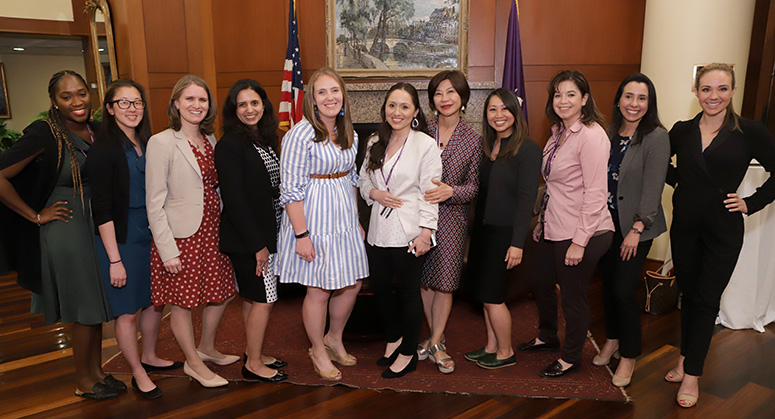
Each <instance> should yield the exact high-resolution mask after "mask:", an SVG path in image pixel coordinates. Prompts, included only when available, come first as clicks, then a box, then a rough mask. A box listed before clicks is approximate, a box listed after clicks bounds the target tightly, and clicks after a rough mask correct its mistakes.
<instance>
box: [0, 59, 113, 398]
mask: <svg viewBox="0 0 775 419" xmlns="http://www.w3.org/2000/svg"><path fill="white" fill-rule="evenodd" d="M48 93H49V97H50V98H51V108H50V109H49V111H48V119H47V120H44V121H35V122H33V123H32V124H30V125H29V126H28V127H27V128H26V129H25V130H24V135H23V136H22V138H21V139H20V140H19V141H18V142H17V143H16V144H14V146H13V147H12V148H10V149H9V150H7V151H5V152H3V153H2V155H0V202H2V203H3V204H4V205H6V206H7V207H8V208H10V209H11V210H12V211H14V212H15V213H16V214H17V215H18V217H13V218H12V219H9V220H6V222H8V223H13V224H14V225H15V228H16V232H17V233H18V235H17V238H18V241H17V243H18V246H19V247H20V251H19V253H18V254H19V255H23V258H20V259H21V260H20V263H19V266H18V274H19V284H20V285H22V286H23V287H25V288H27V289H29V290H30V291H32V304H31V305H32V310H31V311H32V312H33V313H42V314H44V315H45V319H46V323H49V324H51V323H54V322H57V321H61V322H62V323H72V324H73V326H72V337H71V338H72V342H73V358H74V360H75V377H76V390H75V394H76V395H77V396H81V397H85V398H89V399H94V400H105V399H111V398H115V397H117V396H118V392H119V391H124V390H126V385H125V384H124V383H123V382H121V381H119V380H117V379H115V378H113V377H112V376H110V375H106V374H105V372H103V371H102V367H101V365H100V361H101V359H100V358H101V352H102V351H101V343H102V323H103V322H106V321H109V320H111V319H112V316H111V314H110V306H109V304H108V300H107V298H106V296H105V292H104V290H103V287H102V282H101V280H100V271H99V265H98V263H97V254H96V250H95V245H94V226H93V224H92V221H91V211H90V208H89V205H88V203H89V199H90V190H89V184H88V179H87V178H86V177H85V176H82V175H85V172H82V170H81V168H82V166H83V165H84V162H85V161H86V154H87V153H88V151H89V148H90V147H91V144H92V143H93V142H94V132H95V131H96V129H95V127H94V126H93V125H92V124H91V123H90V121H89V119H90V116H91V103H90V97H89V90H88V89H87V87H86V82H85V81H84V79H83V77H81V75H79V74H78V73H76V72H73V71H69V70H64V71H60V72H58V73H56V74H54V75H53V76H52V77H51V81H50V82H49V85H48Z"/></svg>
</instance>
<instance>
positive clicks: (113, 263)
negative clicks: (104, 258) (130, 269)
mask: <svg viewBox="0 0 775 419" xmlns="http://www.w3.org/2000/svg"><path fill="white" fill-rule="evenodd" d="M109 262H110V264H111V265H115V264H117V263H120V262H121V259H119V260H117V261H115V262H113V261H112V260H111V261H109Z"/></svg>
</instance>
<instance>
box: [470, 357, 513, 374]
mask: <svg viewBox="0 0 775 419" xmlns="http://www.w3.org/2000/svg"><path fill="white" fill-rule="evenodd" d="M516 363H517V354H516V353H515V354H514V355H512V356H510V357H508V358H506V359H498V355H497V354H487V355H486V356H483V357H482V358H479V360H478V361H476V365H478V366H480V367H482V368H486V369H488V370H495V369H498V368H503V367H510V366H512V365H516Z"/></svg>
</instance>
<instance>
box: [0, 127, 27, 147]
mask: <svg viewBox="0 0 775 419" xmlns="http://www.w3.org/2000/svg"><path fill="white" fill-rule="evenodd" d="M21 136H22V133H21V132H19V131H16V130H15V129H8V128H7V127H6V126H5V120H4V119H0V151H3V150H7V149H9V148H10V147H11V146H12V145H13V143H15V142H16V140H18V139H19V138H21Z"/></svg>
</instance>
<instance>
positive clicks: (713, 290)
mask: <svg viewBox="0 0 775 419" xmlns="http://www.w3.org/2000/svg"><path fill="white" fill-rule="evenodd" d="M676 208H677V206H676ZM719 212H720V213H719ZM724 212H726V209H723V207H722V208H719V209H716V208H713V209H708V210H706V211H705V213H704V214H698V217H700V218H702V219H706V220H710V219H716V220H719V221H717V223H716V224H714V223H712V222H710V221H708V222H705V223H703V225H702V226H700V227H698V226H696V225H693V224H695V223H693V222H683V220H681V219H678V218H677V217H676V218H673V225H672V227H671V229H670V241H671V247H672V252H673V265H674V266H675V276H676V280H677V281H678V288H679V289H680V290H681V292H682V297H681V355H683V356H685V357H686V359H685V360H684V371H685V372H686V373H687V374H690V375H697V376H699V375H702V368H703V365H704V364H705V357H706V356H707V355H708V348H710V341H711V338H712V337H713V328H714V327H715V324H716V316H717V315H718V312H719V306H720V305H721V294H723V293H724V289H726V287H727V284H729V279H730V278H731V277H732V272H733V271H734V270H735V265H736V264H737V258H738V256H739V255H740V249H741V248H742V247H743V235H744V233H745V229H744V225H743V217H742V215H740V214H739V213H731V214H730V213H728V212H727V213H724Z"/></svg>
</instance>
